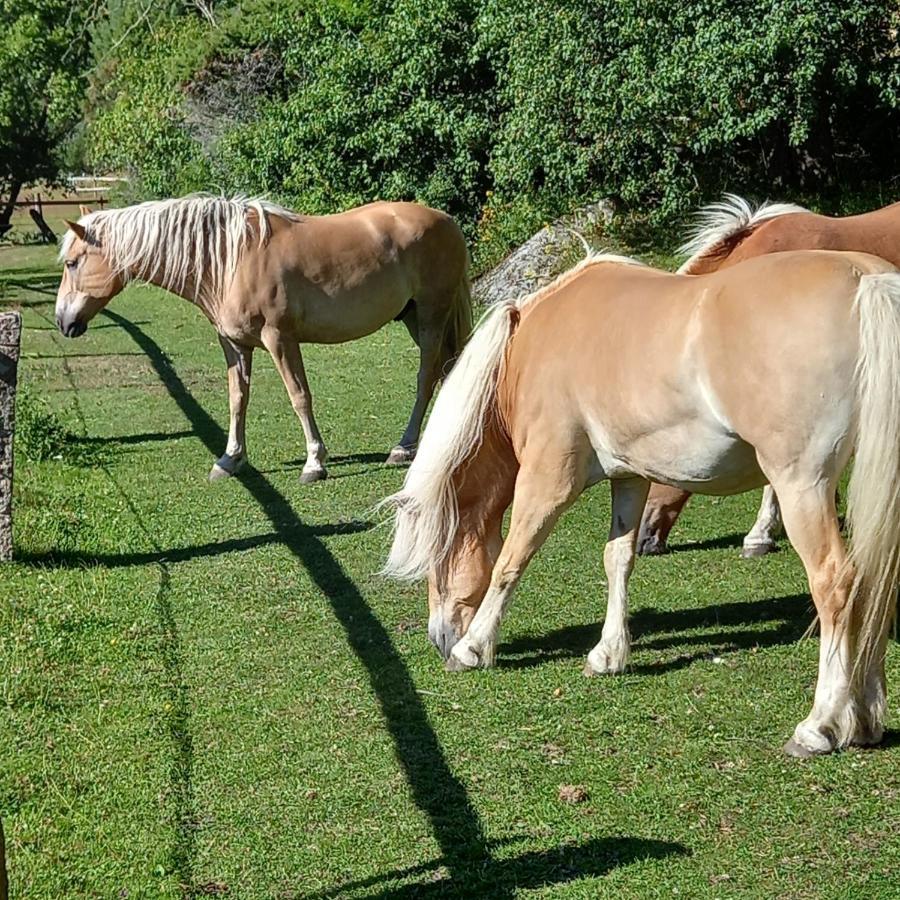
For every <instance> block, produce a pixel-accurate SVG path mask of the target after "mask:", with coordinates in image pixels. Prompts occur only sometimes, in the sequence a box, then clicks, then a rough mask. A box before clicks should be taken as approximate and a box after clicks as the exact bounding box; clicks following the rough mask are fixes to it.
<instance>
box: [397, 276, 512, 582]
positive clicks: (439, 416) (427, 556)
mask: <svg viewBox="0 0 900 900" xmlns="http://www.w3.org/2000/svg"><path fill="white" fill-rule="evenodd" d="M457 310H458V312H457V314H456V315H457V321H458V322H459V323H460V325H459V331H458V332H457V334H458V335H459V336H460V337H459V340H464V338H465V333H466V332H465V329H466V324H465V323H466V322H467V321H468V322H469V323H471V318H468V319H467V318H466V315H467V314H466V310H468V316H469V317H471V305H470V303H469V300H468V285H466V290H465V293H464V294H463V293H462V292H461V293H460V301H459V303H458V304H457ZM518 321H519V307H518V304H517V303H516V302H515V301H511V302H507V303H502V304H497V305H495V306H492V307H491V308H490V310H488V312H487V313H486V314H485V315H484V316H483V317H482V319H481V321H480V322H479V324H478V326H477V327H476V329H475V331H474V332H473V334H472V336H471V338H470V339H469V342H468V343H467V344H466V347H465V349H464V350H463V351H462V353H461V354H460V356H459V359H458V360H457V361H456V365H455V366H454V367H453V368H452V369H451V371H450V374H449V375H448V376H447V378H446V379H445V381H444V384H443V387H442V388H441V390H440V393H439V394H438V396H437V399H436V400H435V402H434V408H433V409H432V411H431V416H430V417H429V419H428V425H427V426H426V428H425V431H424V433H423V435H422V439H421V441H420V443H419V449H418V451H417V452H416V458H415V460H413V463H412V465H411V466H410V467H409V470H408V472H407V473H406V479H405V481H404V482H403V488H402V489H401V490H400V491H399V492H398V493H396V494H394V495H392V496H391V497H388V498H387V499H386V500H385V501H383V505H387V506H390V507H393V508H394V541H393V544H392V546H391V551H390V555H389V556H388V560H387V562H386V563H385V566H384V569H383V570H382V571H383V573H384V574H386V575H390V576H392V577H394V578H400V579H406V580H413V579H416V578H421V577H422V576H423V575H425V573H426V572H427V571H428V569H429V568H430V567H432V566H435V565H437V564H439V563H440V562H441V561H442V560H443V559H444V558H445V557H446V556H447V554H448V553H449V552H450V547H451V544H452V541H453V535H454V533H455V532H456V528H457V523H458V511H457V505H456V495H455V492H454V490H453V485H452V479H453V475H454V473H455V472H456V471H457V470H458V469H459V468H460V466H462V465H463V463H465V462H466V460H468V459H469V458H470V457H471V455H472V454H473V453H474V452H475V451H476V450H477V449H478V446H479V445H480V443H481V440H482V436H483V434H484V430H485V427H486V425H487V423H488V417H489V416H491V415H493V414H494V410H495V403H496V393H497V382H498V380H499V377H500V373H501V370H502V366H503V360H504V358H505V352H506V346H507V344H508V342H509V339H510V337H511V336H512V334H513V331H514V330H515V327H516V324H517V323H518Z"/></svg>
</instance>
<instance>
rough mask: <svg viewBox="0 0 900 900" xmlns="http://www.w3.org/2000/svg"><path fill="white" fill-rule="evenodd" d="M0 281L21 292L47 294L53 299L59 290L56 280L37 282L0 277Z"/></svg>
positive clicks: (46, 279)
mask: <svg viewBox="0 0 900 900" xmlns="http://www.w3.org/2000/svg"><path fill="white" fill-rule="evenodd" d="M0 281H2V282H3V284H5V285H7V286H9V287H14V288H19V290H22V291H31V292H32V293H35V294H47V295H48V296H50V297H55V296H56V294H57V291H58V290H59V279H58V278H54V279H50V278H40V279H38V280H37V281H28V280H25V279H22V278H8V277H2V278H0Z"/></svg>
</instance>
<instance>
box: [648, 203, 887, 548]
mask: <svg viewBox="0 0 900 900" xmlns="http://www.w3.org/2000/svg"><path fill="white" fill-rule="evenodd" d="M681 249H682V251H683V252H685V253H689V254H691V256H690V258H689V259H688V260H687V262H685V263H684V264H683V265H682V266H681V268H680V269H679V270H678V271H679V272H680V273H681V274H683V275H703V274H706V273H709V272H715V271H717V270H719V269H726V268H728V267H729V266H733V265H736V264H737V263H739V262H741V261H743V260H745V259H752V258H753V257H754V256H762V255H763V254H765V253H777V252H780V251H785V250H858V251H860V252H863V253H873V254H875V255H876V256H880V257H882V258H883V259H886V260H887V261H888V262H890V263H893V265H895V266H900V203H893V204H891V205H890V206H886V207H884V209H876V210H874V211H873V212H868V213H863V214H862V215H859V216H847V217H845V218H832V217H830V216H820V215H817V214H815V213H811V212H809V211H808V210H805V209H803V208H802V207H800V206H795V205H794V204H792V203H764V204H762V206H760V207H758V208H757V209H756V210H754V209H752V208H751V207H750V205H749V204H748V203H747V202H746V200H743V199H741V198H740V197H737V196H735V195H734V194H726V195H725V200H724V202H722V203H715V204H713V205H712V206H709V207H707V208H706V209H705V210H703V211H702V212H701V214H700V227H699V228H698V229H697V232H696V233H695V234H694V236H693V237H692V238H691V239H690V240H689V241H688V242H687V243H686V244H685V245H684V246H683V247H682V248H681ZM690 497H691V495H690V492H688V491H682V490H680V489H678V488H674V487H669V486H667V485H661V484H654V485H653V487H651V488H650V496H649V497H648V498H647V508H646V510H645V511H644V520H643V522H642V523H641V533H640V536H639V538H638V552H639V553H643V554H656V553H664V552H665V550H666V540H667V539H668V537H669V532H670V531H671V530H672V526H673V525H674V524H675V522H676V521H677V519H678V516H679V515H680V514H681V511H682V510H683V509H684V506H685V504H686V503H687V502H688V500H689V499H690ZM780 530H781V512H780V510H779V508H778V500H777V498H776V496H775V492H774V491H773V490H772V488H771V487H770V486H766V488H764V490H763V499H762V504H761V506H760V508H759V515H758V516H757V518H756V523H755V524H754V526H753V528H752V529H751V531H750V532H749V533H748V534H747V536H746V537H745V538H744V546H743V550H742V555H743V556H745V557H751V556H763V555H765V554H766V553H770V552H771V551H773V550H774V549H775V540H776V538H777V537H778V534H779V532H780Z"/></svg>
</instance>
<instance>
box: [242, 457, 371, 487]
mask: <svg viewBox="0 0 900 900" xmlns="http://www.w3.org/2000/svg"><path fill="white" fill-rule="evenodd" d="M387 456H388V455H387V453H348V454H344V455H342V456H329V457H328V463H327V465H326V468H327V469H328V480H329V481H337V480H338V479H341V478H358V477H359V476H360V475H365V474H366V473H367V472H374V471H376V470H377V469H380V468H382V467H383V466H384V463H385V460H386V459H387ZM305 463H306V460H305V459H289V460H288V461H287V462H285V463H284V464H283V465H281V466H279V467H277V468H274V469H257V472H258V473H259V474H260V475H271V474H273V473H276V472H290V471H291V470H296V471H299V470H300V469H302V468H303V466H304V465H305ZM353 465H363V466H365V468H362V469H357V470H356V471H353V472H339V473H338V474H337V475H336V474H335V472H334V470H335V469H340V468H341V466H353Z"/></svg>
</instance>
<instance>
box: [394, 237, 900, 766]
mask: <svg viewBox="0 0 900 900" xmlns="http://www.w3.org/2000/svg"><path fill="white" fill-rule="evenodd" d="M647 323H652V327H647ZM898 380H900V272H897V270H896V269H895V268H894V267H893V266H891V265H890V264H889V263H886V262H885V261H884V260H882V259H879V258H877V257H874V256H868V255H866V254H861V253H837V252H830V251H824V252H823V251H818V252H809V251H805V252H797V253H778V254H772V255H769V256H761V257H758V258H756V259H752V260H749V261H747V262H745V263H742V264H741V265H740V266H735V267H733V268H730V269H727V270H725V271H722V272H715V273H713V274H711V275H704V276H694V277H685V276H681V275H676V274H670V273H666V272H661V271H658V270H654V269H651V268H647V267H645V266H643V265H641V264H639V263H636V262H635V261H633V260H623V259H622V258H618V257H609V256H602V255H601V256H597V257H594V258H589V259H588V260H586V261H585V262H583V263H581V264H580V265H579V266H577V267H576V268H575V269H573V270H571V271H570V272H569V273H568V274H566V275H564V276H562V277H561V278H559V279H558V280H557V281H555V282H553V283H552V284H550V285H549V286H548V287H546V288H543V289H542V290H540V291H538V292H537V293H536V294H532V295H530V296H529V297H526V298H524V299H521V300H518V301H510V302H506V303H503V304H500V305H498V306H496V307H494V308H492V309H491V311H490V312H489V313H488V314H487V316H485V318H484V320H483V321H482V323H481V324H480V325H479V327H478V328H476V330H475V332H474V334H473V336H472V338H471V340H470V342H469V344H468V346H467V348H466V349H465V350H464V351H463V353H462V355H461V356H460V358H459V360H458V361H457V363H456V366H455V367H454V370H453V371H452V372H451V374H450V376H449V378H448V379H447V380H446V382H445V383H444V386H443V388H442V390H441V392H440V393H439V395H438V398H437V400H436V402H435V407H434V410H433V412H432V414H431V418H430V419H429V422H428V426H427V428H426V430H425V433H424V435H423V438H422V442H421V445H420V447H419V452H418V455H417V457H416V459H415V461H414V462H413V464H412V466H411V467H410V469H409V471H408V472H407V474H406V479H405V482H404V485H403V488H402V489H401V490H400V492H399V493H397V494H395V495H394V496H392V497H390V498H388V500H387V501H385V502H386V503H388V504H390V505H391V506H393V508H394V510H395V512H394V529H395V530H394V540H393V545H392V547H391V551H390V556H389V558H388V560H387V563H386V565H385V570H384V571H385V572H386V573H387V574H389V575H393V576H394V577H399V578H407V579H414V578H420V577H423V576H427V579H428V600H429V607H430V619H429V626H428V633H429V637H430V638H431V640H432V642H433V643H434V644H435V645H436V646H437V647H438V649H439V650H440V652H441V653H442V655H443V656H444V657H445V658H446V659H447V666H448V668H449V669H451V670H453V671H456V670H461V669H472V668H475V667H478V666H485V667H486V666H491V665H492V664H493V663H494V656H495V652H496V646H497V639H498V629H499V626H500V620H501V618H502V616H503V613H504V611H505V610H506V608H507V607H508V605H509V603H510V601H511V598H512V594H513V590H514V589H515V587H516V585H517V584H518V582H519V579H520V578H521V576H522V574H523V572H524V570H525V567H526V566H527V564H528V562H529V560H530V559H531V558H532V557H533V556H534V554H535V553H536V552H537V551H538V550H539V548H540V547H541V545H542V544H543V542H544V540H545V539H546V538H547V536H548V534H549V533H550V531H551V530H552V528H553V526H554V525H555V524H556V521H557V519H558V518H559V516H560V514H561V513H562V512H563V511H564V510H565V509H566V508H567V507H568V506H570V505H571V504H572V503H573V502H574V501H575V500H576V498H577V497H578V495H579V494H580V493H581V492H582V491H584V490H585V489H586V488H587V487H589V486H590V485H592V484H595V483H596V482H599V481H601V480H604V479H610V480H611V483H612V484H611V486H612V516H611V526H610V532H609V539H608V542H607V544H606V549H605V551H604V555H603V562H604V566H605V569H606V577H607V581H608V584H609V604H608V610H607V616H606V621H605V624H604V625H603V629H602V635H601V637H600V641H599V643H598V644H597V645H596V647H594V648H593V649H592V650H591V652H590V654H589V655H588V658H587V666H586V674H593V673H617V672H622V671H623V670H624V669H625V667H626V665H627V663H628V659H629V647H630V636H629V631H628V624H627V584H628V577H629V575H630V573H631V571H632V567H633V564H634V558H635V542H636V539H637V533H638V527H639V524H640V521H641V513H642V511H643V508H644V502H645V500H646V498H647V492H648V490H649V487H650V482H651V481H660V482H663V483H667V484H673V485H676V486H678V487H681V488H684V489H687V490H691V491H701V492H703V493H709V494H734V493H738V492H741V491H746V490H749V489H751V488H754V487H758V486H760V485H762V484H763V483H764V482H766V481H768V482H769V483H771V484H772V485H773V486H774V487H775V488H776V490H777V491H778V495H779V497H780V498H781V503H782V510H783V513H784V521H785V526H786V528H787V533H788V535H789V537H790V539H791V541H792V542H793V544H794V546H795V547H796V549H797V552H798V553H799V555H800V557H801V559H802V560H803V563H804V566H805V567H806V572H807V575H808V578H809V587H810V592H811V594H812V598H813V601H814V602H815V605H816V610H817V612H818V617H819V621H820V624H821V646H820V661H819V679H818V685H817V688H816V694H815V701H814V705H813V708H812V712H811V713H810V715H809V716H808V717H807V718H806V719H805V720H804V721H803V722H801V723H800V724H799V725H798V726H797V728H796V730H795V732H794V736H793V738H792V739H791V741H789V743H788V744H787V746H786V750H787V751H788V752H790V753H793V754H797V755H808V754H813V753H825V752H828V751H831V750H833V749H835V748H837V747H842V746H846V745H848V744H870V743H876V742H878V741H879V740H880V739H881V737H882V733H883V726H882V720H883V713H884V706H885V685H884V654H885V648H886V635H887V632H888V629H889V625H890V617H891V615H892V613H893V609H894V605H895V601H896V585H897V581H898V577H900V533H898V530H897V529H896V528H895V527H893V525H891V526H889V527H885V523H896V522H897V521H898V520H900V492H898V491H896V490H893V489H890V490H888V489H886V486H895V485H896V484H898V483H900V392H897V391H896V390H895V388H894V386H895V385H896V384H897V383H898ZM851 453H854V454H855V465H854V469H853V478H852V480H851V482H850V494H849V513H848V515H849V518H850V522H851V532H852V534H853V542H852V545H851V547H850V551H849V555H848V552H847V551H846V550H845V545H844V541H843V539H842V537H841V533H840V530H839V528H838V520H837V512H836V509H835V504H834V488H835V484H836V483H837V481H838V478H839V477H840V475H841V472H842V470H843V469H844V467H845V466H846V464H847V462H848V460H849V458H850V456H851ZM510 503H512V515H511V519H510V524H509V531H508V533H507V535H506V538H505V540H504V539H503V537H502V533H501V523H502V520H503V515H504V512H505V510H506V509H507V507H508V506H509V505H510Z"/></svg>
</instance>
